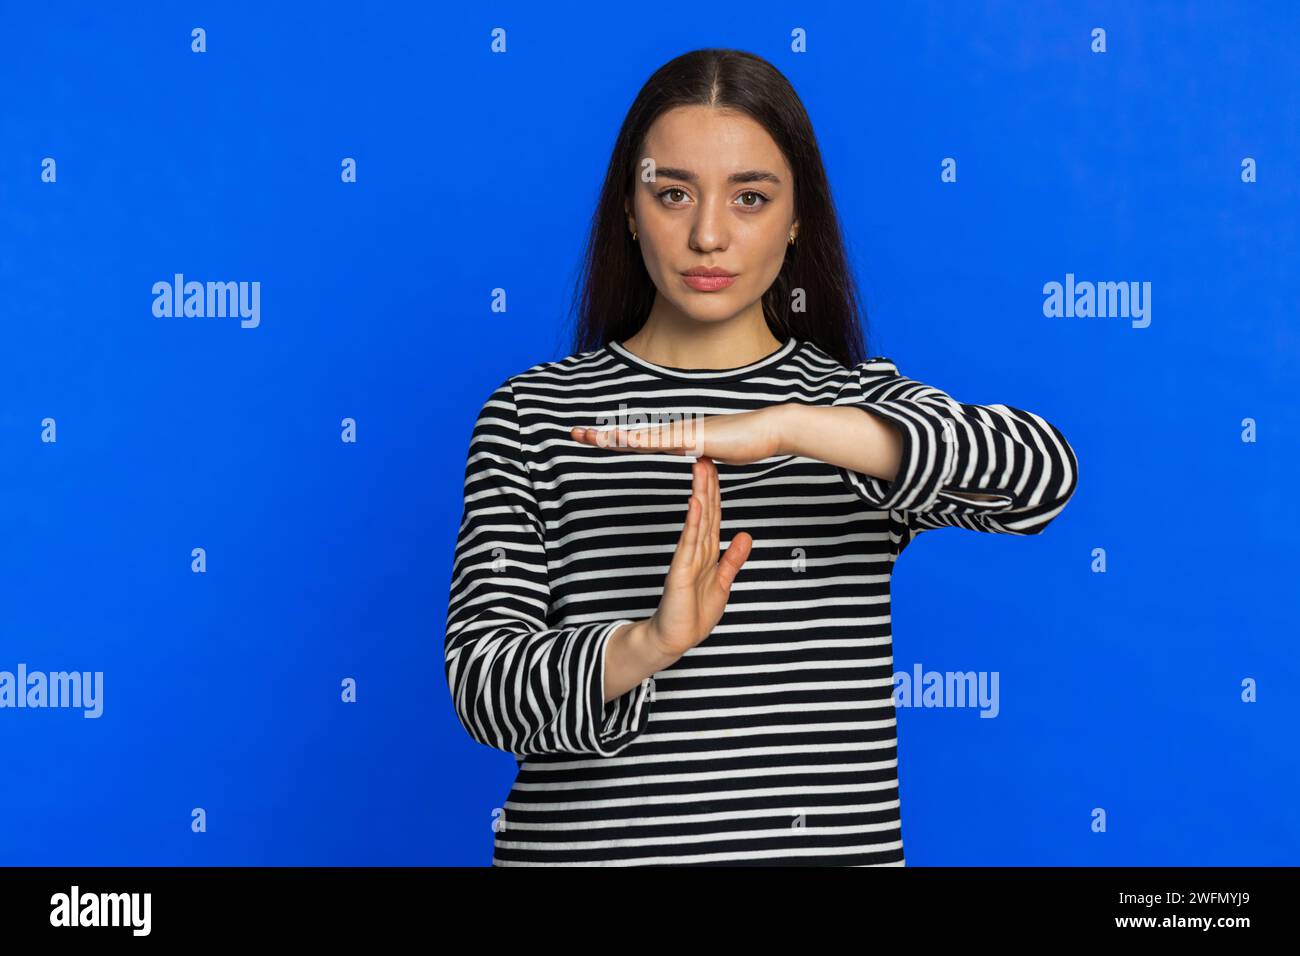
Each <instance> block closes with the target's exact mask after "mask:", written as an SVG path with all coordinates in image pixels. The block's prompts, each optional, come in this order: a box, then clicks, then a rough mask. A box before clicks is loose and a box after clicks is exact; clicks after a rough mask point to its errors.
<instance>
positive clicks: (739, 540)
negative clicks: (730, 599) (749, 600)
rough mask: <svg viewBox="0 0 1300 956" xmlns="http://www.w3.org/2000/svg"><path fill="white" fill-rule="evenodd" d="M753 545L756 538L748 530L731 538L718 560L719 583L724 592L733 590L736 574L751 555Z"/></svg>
mask: <svg viewBox="0 0 1300 956" xmlns="http://www.w3.org/2000/svg"><path fill="white" fill-rule="evenodd" d="M753 545H754V539H753V538H752V537H750V535H749V532H747V531H740V532H738V533H737V534H736V536H735V537H734V538H732V539H731V544H729V545H728V546H727V551H726V553H725V554H723V556H722V560H720V561H719V562H718V585H719V586H720V587H721V588H722V592H723V594H729V593H730V592H731V585H732V582H734V581H735V580H736V575H737V574H738V573H739V572H740V567H741V565H743V564H744V563H745V559H746V558H748V557H749V552H750V550H751V549H752V548H753Z"/></svg>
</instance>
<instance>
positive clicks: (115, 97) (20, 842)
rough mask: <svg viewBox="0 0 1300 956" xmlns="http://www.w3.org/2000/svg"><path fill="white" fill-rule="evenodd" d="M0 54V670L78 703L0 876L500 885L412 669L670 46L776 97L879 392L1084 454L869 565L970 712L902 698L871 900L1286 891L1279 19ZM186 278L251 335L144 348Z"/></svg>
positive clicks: (473, 747) (1286, 46)
mask: <svg viewBox="0 0 1300 956" xmlns="http://www.w3.org/2000/svg"><path fill="white" fill-rule="evenodd" d="M0 16H2V17H3V25H2V27H3V28H0V91H3V92H2V93H0V103H2V104H3V114H2V115H0V123H2V125H0V229H2V232H0V291H2V293H3V295H2V297H0V314H2V315H3V349H0V449H2V451H0V454H2V456H3V469H2V470H0V471H2V474H0V493H2V494H0V501H2V504H0V562H2V563H0V572H2V577H0V582H2V583H0V670H10V671H13V670H15V669H16V668H17V665H18V664H19V663H25V664H26V665H27V667H28V669H29V670H42V671H58V670H77V671H103V672H104V674H105V678H104V681H105V684H104V690H105V693H104V708H105V709H104V714H103V716H102V717H101V718H99V719H97V720H87V719H84V718H83V717H82V716H81V714H80V712H78V711H76V710H57V709H47V710H0V863H3V864H24V865H25V864H85V865H107V864H223V865H224V864H277V865H278V864H455V865H461V864H464V865H485V864H487V863H488V862H489V861H490V857H491V842H492V831H491V824H492V812H493V809H494V808H496V807H499V806H500V804H501V802H502V801H503V800H504V799H505V796H506V793H507V791H508V788H509V784H510V781H511V779H512V777H513V773H514V771H515V762H514V760H513V759H512V758H511V756H509V755H508V754H506V753H503V752H498V751H493V750H489V749H487V748H485V747H482V746H481V745H479V744H476V743H474V742H472V741H471V740H470V739H469V738H468V736H467V735H466V734H465V733H464V731H463V730H462V729H461V727H460V726H459V724H458V723H457V722H456V718H455V715H454V712H453V710H452V707H451V701H450V699H449V695H448V692H447V687H446V679H445V676H444V672H443V653H442V651H443V646H442V642H443V626H444V620H445V613H446V605H447V588H448V584H449V580H450V561H451V557H452V550H453V547H454V542H455V536H456V531H457V527H458V524H459V519H460V512H461V507H462V500H461V493H462V481H463V477H464V465H465V453H466V449H467V445H468V441H469V434H470V429H471V427H472V424H473V421H474V418H475V416H476V414H477V412H478V410H479V408H480V407H481V405H482V403H483V402H484V401H485V400H486V398H487V396H488V394H489V393H490V392H491V390H492V388H493V387H494V386H496V385H497V384H498V383H499V382H500V381H502V380H503V379H504V378H505V377H506V376H508V375H511V374H514V373H516V372H519V371H522V370H523V369H525V368H527V367H529V366H531V365H533V364H535V363H537V362H541V361H546V360H551V359H556V358H561V357H563V356H565V355H567V354H569V353H570V352H571V351H572V349H571V347H570V340H569V338H568V334H569V328H570V326H569V318H570V317H569V315H568V308H569V305H570V294H571V291H572V286H573V281H574V278H575V277H576V274H577V273H576V270H577V266H578V262H579V254H580V251H581V243H582V241H583V239H584V238H585V229H586V228H587V226H588V224H589V222H590V217H591V214H592V210H593V208H594V202H595V198H596V193H597V189H598V188H599V185H600V181H601V177H602V176H603V173H604V169H605V165H606V163H607V161H608V157H609V152H610V149H611V147H612V145H613V139H614V135H615V133H616V131H617V129H618V126H619V124H620V122H621V121H622V118H623V115H624V112H625V110H626V108H627V106H628V105H629V104H630V102H631V100H632V98H633V97H634V95H635V93H636V91H637V89H638V88H639V87H640V85H641V84H642V83H643V82H644V81H645V79H646V78H647V77H648V76H649V74H650V73H651V72H652V71H653V70H654V69H655V68H656V67H658V66H659V65H660V64H661V63H663V62H665V61H667V60H668V59H671V58H672V57H673V56H676V55H678V54H680V53H683V52H685V51H687V50H690V49H694V48H698V47H705V46H726V47H734V48H739V49H744V50H748V51H751V52H754V53H757V54H759V55H761V56H764V57H766V58H768V59H769V60H771V62H773V64H774V65H776V66H777V68H778V69H780V70H782V71H783V72H784V73H785V74H786V75H787V76H788V77H789V78H790V79H791V81H792V82H793V84H794V86H795V88H796V89H797V90H798V92H799V94H800V96H801V97H802V98H803V100H804V102H805V104H806V105H807V108H808V110H809V112H810V114H811V116H812V118H813V122H814V125H815V128H816V130H817V133H818V137H819V140H820V144H821V148H822V150H823V153H824V156H825V160H826V163H827V167H828V171H829V174H830V177H831V182H832V184H833V187H834V190H835V199H836V202H837V204H838V207H839V210H840V213H841V215H842V217H843V225H844V229H845V233H846V236H847V238H848V242H849V249H850V253H851V255H852V261H853V264H854V267H855V269H856V270H857V274H858V277H859V280H860V282H861V284H862V288H863V290H864V293H865V299H866V305H867V309H868V317H869V323H868V326H867V328H868V331H869V337H868V354H871V355H886V356H889V357H891V358H893V359H894V360H895V362H896V363H897V364H898V366H899V368H900V371H901V372H902V373H903V374H904V375H908V376H910V377H912V378H916V379H919V380H921V381H924V382H927V383H929V384H932V385H935V386H937V387H939V388H942V389H944V390H945V391H948V392H949V393H950V394H952V395H953V396H954V397H956V398H958V399H959V400H960V401H964V402H972V403H997V402H1004V403H1007V404H1011V405H1015V406H1017V407H1023V408H1029V409H1032V410H1034V411H1036V412H1038V413H1040V414H1042V415H1043V416H1044V417H1046V418H1047V419H1048V420H1049V421H1051V422H1053V423H1054V424H1056V425H1057V426H1058V427H1059V428H1060V429H1061V430H1062V431H1063V433H1064V434H1065V435H1066V436H1067V438H1068V439H1069V440H1070V442H1071V443H1072V445H1073V446H1074V448H1075V450H1076V453H1077V455H1078V457H1079V460H1080V483H1079V487H1078V490H1077V492H1076V495H1075V498H1074V500H1073V501H1072V502H1071V504H1070V505H1069V506H1068V508H1067V509H1066V510H1065V512H1064V513H1063V514H1062V515H1061V516H1060V517H1059V518H1058V519H1057V520H1056V522H1055V523H1054V524H1053V525H1052V526H1051V527H1050V528H1049V529H1048V530H1047V532H1046V533H1045V534H1044V535H1043V536H1041V537H1038V538H1014V537H1010V536H1000V535H987V534H980V533H977V532H970V531H965V530H959V529H944V530H939V531H932V532H926V533H925V534H923V535H922V536H921V537H920V538H919V539H918V540H917V541H916V542H915V543H914V544H913V545H912V546H911V547H910V548H909V549H908V550H907V552H906V553H905V555H904V556H903V557H902V558H900V561H899V564H898V568H897V573H896V575H895V582H894V593H895V603H894V634H895V668H896V670H899V671H909V672H910V671H911V669H912V666H913V664H914V663H916V662H920V663H921V664H922V665H923V667H924V668H926V669H937V670H962V671H965V670H975V671H998V672H999V673H1000V679H1001V687H1000V695H1001V701H1000V705H1001V713H1000V715H999V716H998V717H997V718H996V719H993V720H989V719H980V718H979V716H978V713H977V711H975V710H960V709H931V710H908V709H900V711H899V720H900V731H899V733H900V774H901V780H902V807H903V809H902V814H903V839H904V847H905V850H906V855H907V862H908V864H909V865H925V864H985V863H992V864H1141V865H1148V864H1178V865H1190V864H1296V863H1300V806H1298V804H1297V801H1296V799H1295V794H1296V791H1297V784H1300V757H1298V756H1297V754H1298V753H1300V748H1297V746H1296V743H1295V733H1296V729H1297V727H1300V708H1298V707H1297V683H1298V681H1300V654H1298V652H1297V627H1296V612H1297V585H1296V581H1297V572H1298V571H1300V561H1298V560H1297V556H1296V547H1295V538H1296V523H1297V522H1296V507H1295V504H1296V493H1297V492H1296V488H1297V485H1296V474H1297V471H1296V466H1297V463H1298V462H1300V455H1298V454H1297V451H1296V448H1297V444H1296V443H1297V437H1298V430H1300V421H1298V418H1300V416H1298V414H1297V411H1298V409H1300V402H1297V399H1296V384H1297V382H1298V381H1300V376H1298V375H1297V372H1298V371H1300V335H1298V333H1297V322H1296V319H1295V314H1294V312H1295V303H1296V302H1297V299H1298V297H1300V280H1297V275H1296V266H1297V262H1300V249H1297V218H1298V217H1297V211H1298V209H1300V195H1298V188H1297V184H1298V183H1300V123H1297V119H1296V117H1297V98H1298V97H1300V56H1298V55H1297V51H1298V50H1300V13H1297V6H1296V5H1295V4H1292V3H1289V2H1277V3H1272V4H1235V3H1226V2H1225V3H1217V4H1209V3H1167V4H1163V3H1162V4H1156V3H1113V4H1110V3H1108V4H1101V3H1060V4H1037V3H1035V4H1030V3H1024V4H1011V3H983V4H975V3H970V4H968V3H906V4H895V3H873V4H858V3H843V4H831V3H822V4H794V5H792V4H788V3H784V4H778V3H761V2H760V3H754V4H748V5H746V6H745V7H744V8H743V10H742V9H740V8H733V7H726V6H723V7H715V8H700V9H692V10H691V11H690V12H689V13H683V12H682V11H675V10H673V9H671V8H666V9H660V8H646V7H642V6H633V7H628V8H627V9H626V10H624V9H622V8H618V7H616V6H612V5H609V4H590V5H573V6H570V7H561V8H555V9H547V8H545V7H544V6H539V5H536V4H522V3H521V4H492V5H470V6H469V7H468V8H467V7H464V6H454V5H448V6H442V5H438V6H436V7H435V6H430V5H425V4H418V3H401V4H393V5H390V6H388V7H386V8H380V9H375V8H371V7H367V6H366V5H355V4H348V5H340V6H339V7H337V9H335V8H333V7H331V6H330V5H325V6H324V7H320V8H318V7H316V6H314V5H312V6H306V5H304V6H303V7H301V8H298V7H294V6H290V5H276V6H274V7H270V6H269V5H265V4H261V3H257V4H253V3H247V4H242V3H241V4H228V3H221V4H216V3H213V4H186V3H167V4H161V3H159V4H151V5H112V6H102V5H97V6H95V7H91V5H89V4H74V5H72V6H71V7H70V8H66V9H65V8H53V9H40V8H39V6H38V5H33V4H24V5H19V4H7V5H6V7H5V10H4V12H3V14H2V15H0ZM196 26H201V27H203V28H205V29H206V31H207V46H208V49H207V52H206V53H202V54H196V53H192V52H191V51H190V42H191V38H190V30H191V29H192V28H193V27H196ZM1099 26H1100V27H1104V28H1105V29H1106V31H1107V52H1106V53H1105V54H1095V53H1093V52H1091V51H1090V44H1091V36H1090V31H1091V30H1092V29H1093V28H1094V27H1099ZM494 27H502V28H504V29H505V30H506V31H507V51H508V52H507V53H505V54H504V55H502V54H493V53H492V52H491V51H490V41H491V30H492V29H493V28H494ZM795 28H803V29H805V30H806V31H807V33H808V52H806V53H802V54H797V53H793V52H791V50H790V31H791V30H792V29H795ZM47 156H48V157H53V158H54V159H55V160H56V161H57V163H58V180H57V183H54V184H50V183H43V182H41V179H40V173H41V162H42V160H43V158H45V157H47ZM1247 156H1250V157H1254V158H1255V159H1256V161H1257V162H1258V182H1257V183H1254V184H1246V183H1243V182H1242V181H1241V176H1240V164H1241V161H1242V159H1243V158H1244V157H1247ZM344 157H354V158H355V159H356V161H357V170H358V181H357V182H356V183H355V184H347V183H343V182H341V181H340V163H341V161H342V159H343V158H344ZM944 157H954V158H956V159H957V161H958V181H957V182H956V183H952V184H945V183H942V182H941V181H940V178H939V172H940V162H941V160H942V159H943V158H944ZM177 272H181V273H184V274H185V276H186V277H187V278H188V279H197V280H200V281H208V280H214V281H259V282H261V284H262V300H261V324H260V326H259V327H257V328H255V329H245V328H241V327H240V325H239V323H238V320H237V319H193V318H191V319H183V318H181V319H177V318H172V319H160V318H155V317H154V315H153V314H152V304H153V294H152V292H151V288H152V285H153V283H154V282H157V281H160V280H165V281H170V280H171V278H172V276H173V274H174V273H177ZM1067 272H1073V273H1075V275H1076V277H1077V278H1078V279H1080V280H1094V281H1139V282H1141V281H1149V282H1151V283H1152V321H1151V325H1150V327H1149V328H1145V329H1135V328H1132V327H1131V325H1130V323H1129V321H1128V320H1125V319H1089V318H1068V319H1066V318H1061V319H1049V318H1045V317H1044V316H1043V313H1042V302H1043V291H1042V287H1043V284H1044V283H1045V282H1050V281H1058V282H1060V281H1064V278H1065V274H1066V273H1067ZM498 287H499V288H504V289H505V290H506V291H507V295H508V311H507V312H505V313H496V312H493V311H492V310H491V308H490V306H491V297H492V290H493V289H495V288H498ZM47 416H48V417H52V418H54V419H55V420H56V421H57V427H58V441H57V443H54V444H49V443H43V442H42V441H41V440H40V433H41V425H40V422H41V420H42V419H43V418H45V417H47ZM345 417H351V418H354V419H356V421H357V429H358V431H357V434H358V441H357V442H356V443H355V444H344V443H343V442H341V441H340V437H339V433H340V423H341V421H342V420H343V419H344V418H345ZM1243 418H1253V419H1255V420H1256V421H1257V423H1258V441H1257V442H1256V443H1253V444H1252V443H1244V442H1243V441H1242V440H1241V430H1242V419H1243ZM195 547H202V548H204V549H206V552H207V562H208V564H207V572H206V573H205V574H195V573H192V571H191V569H190V562H191V557H190V552H191V549H192V548H195ZM1097 548H1101V549H1104V550H1105V552H1106V558H1107V570H1106V572H1105V573H1104V574H1101V573H1094V572H1093V570H1092V569H1091V564H1092V560H1093V550H1094V549H1097ZM1026 594H1030V595H1032V596H1031V597H1029V598H1025V596H1024V595H1026ZM346 677H352V678H355V679H356V681H357V682H358V702H357V703H355V704H345V703H342V702H341V701H340V681H341V680H343V679H344V678H346ZM1245 678H1253V679H1255V680H1256V681H1258V686H1259V700H1258V702H1257V703H1253V704H1247V703H1243V702H1242V701H1241V700H1240V694H1241V682H1242V680H1243V679H1245ZM195 807H202V808H204V809H205V810H206V812H207V826H208V829H207V832H206V833H193V832H191V828H190V820H191V817H190V813H191V810H192V809H193V808H195ZM1094 807H1101V808H1104V809H1105V811H1106V813H1107V832H1105V833H1094V832H1092V831H1091V829H1090V823H1091V812H1092V810H1093V808H1094Z"/></svg>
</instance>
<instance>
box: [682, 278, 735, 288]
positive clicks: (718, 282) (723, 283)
mask: <svg viewBox="0 0 1300 956" xmlns="http://www.w3.org/2000/svg"><path fill="white" fill-rule="evenodd" d="M682 279H683V281H685V283H686V284H687V285H688V286H690V287H691V288H692V289H694V290H695V291H697V292H717V291H718V290H719V289H725V288H726V287H727V286H729V285H731V283H733V282H735V281H736V277H735V276H692V275H683V276H682Z"/></svg>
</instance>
